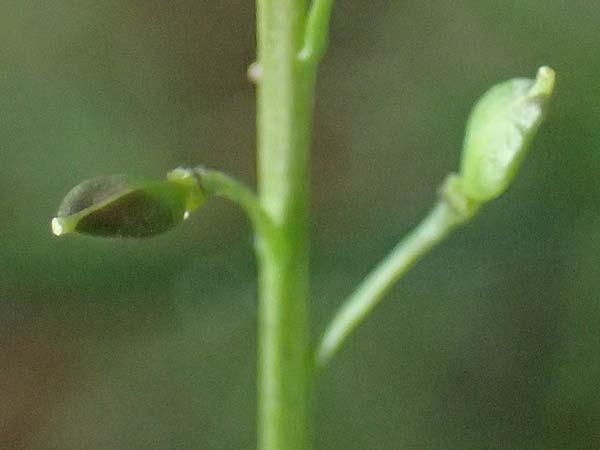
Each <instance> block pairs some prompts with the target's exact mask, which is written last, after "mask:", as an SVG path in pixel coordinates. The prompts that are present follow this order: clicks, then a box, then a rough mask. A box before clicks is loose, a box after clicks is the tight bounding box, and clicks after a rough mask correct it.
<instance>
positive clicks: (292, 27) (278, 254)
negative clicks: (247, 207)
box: [257, 0, 316, 450]
mask: <svg viewBox="0 0 600 450" xmlns="http://www.w3.org/2000/svg"><path fill="white" fill-rule="evenodd" d="M305 17H306V5H305V1H304V0H258V1H257V27H258V30H257V35H258V63H259V64H260V68H261V75H260V78H259V80H258V83H257V89H258V94H257V95H258V97H257V109H258V123H257V127H258V130H257V135H258V185H259V199H260V203H261V206H262V208H263V209H264V210H265V212H266V214H268V216H269V217H270V219H271V221H272V222H273V224H274V230H275V233H274V234H273V235H272V236H264V235H260V234H259V236H258V239H257V254H258V261H259V324H258V328H259V331H258V334H259V336H258V346H259V349H258V447H259V449H260V450H306V449H307V448H308V447H309V437H308V435H309V429H310V428H311V427H310V422H311V421H310V417H309V416H310V412H309V409H310V406H309V403H310V401H309V398H310V392H309V391H310V376H311V369H312V365H311V364H312V361H311V358H310V357H309V345H308V340H309V332H308V290H309V287H308V281H309V280H308V233H307V214H308V179H309V177H308V160H309V143H310V128H311V116H312V104H313V90H314V82H315V74H316V68H315V67H312V66H311V67H308V66H307V65H306V64H302V63H301V62H300V60H299V58H298V53H299V51H300V49H301V47H302V42H303V37H304V26H305Z"/></svg>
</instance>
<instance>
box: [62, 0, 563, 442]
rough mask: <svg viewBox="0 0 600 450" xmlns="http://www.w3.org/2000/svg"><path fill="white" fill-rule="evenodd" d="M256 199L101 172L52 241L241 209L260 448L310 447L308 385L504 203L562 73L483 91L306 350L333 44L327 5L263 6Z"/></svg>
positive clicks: (228, 190)
mask: <svg viewBox="0 0 600 450" xmlns="http://www.w3.org/2000/svg"><path fill="white" fill-rule="evenodd" d="M257 3H258V8H257V27H258V57H257V62H256V63H255V64H253V66H252V78H253V79H254V81H255V82H256V84H257V106H258V118H257V135H258V193H257V194H256V193H255V192H254V191H253V190H252V189H250V188H249V187H247V186H245V185H244V184H242V183H240V182H239V181H237V180H235V179H233V178H231V177H229V176H227V175H225V174H224V173H221V172H218V171H214V170H209V169H205V168H202V167H197V168H179V169H175V170H173V171H171V172H170V173H169V174H168V175H167V178H166V180H163V181H156V180H145V179H140V178H134V177H130V176H127V175H111V176H106V177H98V178H94V179H91V180H88V181H85V182H83V183H81V184H80V185H78V186H76V187H75V188H74V189H72V190H71V191H70V192H69V193H68V194H67V196H66V197H65V199H64V200H63V203H62V205H61V206H60V208H59V211H58V214H57V217H55V218H54V219H53V220H52V230H53V232H54V233H55V234H56V235H63V234H67V233H73V232H75V233H83V234H89V235H94V236H101V237H130V238H142V237H150V236H153V235H156V234H159V233H163V232H165V231H168V230H170V229H172V228H173V227H176V226H178V225H179V224H181V223H182V222H183V221H184V220H185V219H187V218H188V217H189V216H190V214H191V213H193V212H195V211H197V210H198V209H199V208H200V207H202V206H203V205H204V203H206V202H207V200H209V199H210V198H211V197H222V198H225V199H228V200H230V201H232V202H234V203H237V204H238V205H239V206H241V207H242V208H243V209H244V211H245V212H246V213H247V215H248V218H249V220H250V222H251V224H252V226H253V228H254V232H255V235H256V240H255V243H256V244H255V250H256V256H257V260H258V267H259V273H258V278H259V292H258V297H259V319H258V329H259V351H258V358H259V362H258V371H259V373H258V398H259V402H258V448H259V450H307V449H308V448H309V447H310V438H309V435H310V428H311V426H310V425H311V417H310V415H311V407H310V402H311V389H312V387H313V386H314V383H315V377H316V373H317V371H318V369H322V368H323V367H325V366H326V364H327V363H328V362H329V361H330V359H331V358H332V357H333V356H334V354H335V353H336V352H337V350H338V349H339V348H340V347H341V345H342V344H343V343H344V342H345V341H346V338H347V337H348V336H349V335H350V333H351V332H352V331H353V330H354V329H355V328H356V327H357V326H358V325H359V324H360V323H361V322H362V321H363V320H364V319H365V318H366V316H367V315H368V314H369V312H370V311H371V310H372V309H373V308H374V307H375V305H376V304H377V303H378V302H379V301H380V300H381V299H382V297H383V296H384V295H385V293H386V292H387V291H388V290H389V289H390V288H391V286H393V284H394V283H396V282H397V281H398V279H399V278H400V277H401V276H402V275H403V274H404V273H405V272H406V271H407V270H408V269H409V268H410V267H411V266H412V265H413V264H414V263H415V262H416V261H417V260H419V258H421V257H422V256H423V255H425V254H426V253H427V252H428V251H429V250H430V249H431V248H433V247H434V246H435V245H436V244H437V243H439V242H440V241H442V240H443V239H444V238H445V237H446V236H447V235H448V234H449V233H450V232H451V231H452V230H453V229H455V228H456V227H458V226H460V225H463V224H465V223H467V222H468V221H469V220H470V219H471V218H472V217H473V216H474V215H475V214H476V213H477V212H478V211H479V209H480V208H481V207H482V206H483V205H484V204H485V203H486V202H488V201H490V200H493V199H494V198H496V197H498V196H499V195H501V194H502V193H503V192H504V191H505V190H506V189H507V187H508V186H509V184H510V182H511V180H512V179H513V178H514V176H515V175H516V173H517V171H518V169H519V166H520V164H521V162H522V160H523V158H524V156H525V154H526V152H527V149H528V147H529V144H530V142H531V140H532V138H533V136H534V135H535V133H536V131H537V129H538V127H539V125H540V124H541V122H542V120H543V117H544V113H545V111H546V107H547V104H548V100H549V99H550V97H551V94H552V91H553V87H554V72H553V71H552V70H551V69H550V68H548V67H542V68H540V69H539V70H538V72H537V76H536V78H535V79H533V80H530V79H515V80H510V81H507V82H504V83H501V84H499V85H497V86H495V87H493V88H492V89H490V90H489V91H488V92H487V93H485V94H484V95H483V96H482V97H481V99H480V100H479V101H478V103H477V104H476V105H475V107H474V109H473V111H472V113H471V116H470V118H469V120H468V124H467V130H466V135H465V140H464V146H463V150H462V160H461V164H460V168H459V171H458V173H456V174H450V175H449V176H448V177H447V179H446V181H445V182H444V183H443V184H442V186H441V188H440V189H439V198H438V201H437V203H436V204H435V205H434V207H433V208H432V210H431V212H430V213H429V214H428V215H427V216H426V218H425V219H424V220H423V221H422V222H421V223H420V224H419V225H418V226H417V227H416V228H415V229H414V230H413V231H412V232H411V233H409V235H408V236H406V237H405V238H404V239H403V240H401V241H400V242H399V243H398V244H397V245H396V247H395V248H394V249H392V251H391V252H390V253H389V255H388V256H387V257H386V258H384V259H383V260H382V261H381V262H380V263H379V264H378V265H377V266H376V267H375V268H374V269H373V270H372V271H371V273H370V274H369V275H367V277H365V279H364V280H363V281H362V282H361V283H359V285H358V287H357V288H356V290H355V291H354V293H353V294H351V295H350V297H349V298H348V299H346V300H345V301H344V302H342V304H341V307H340V309H339V311H338V312H337V313H336V314H335V315H334V317H333V319H332V320H331V322H330V323H329V325H328V326H327V328H326V329H325V331H324V332H323V333H322V337H321V339H320V340H319V342H317V343H316V345H312V343H311V342H309V334H310V333H309V323H308V304H309V298H308V285H309V265H308V233H307V221H308V219H307V218H308V209H309V208H308V161H309V143H310V135H311V123H312V105H313V103H314V87H315V81H316V75H317V70H318V66H319V63H320V61H321V59H322V57H323V55H324V53H325V49H326V47H327V37H328V28H329V19H330V14H331V9H332V5H333V0H313V2H312V4H311V5H310V7H309V8H308V9H307V8H306V5H305V2H304V0H284V1H282V0H258V2H257Z"/></svg>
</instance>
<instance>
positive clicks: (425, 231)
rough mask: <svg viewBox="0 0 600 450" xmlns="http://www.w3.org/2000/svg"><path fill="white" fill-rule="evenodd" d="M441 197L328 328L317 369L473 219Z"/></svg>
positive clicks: (323, 339)
mask: <svg viewBox="0 0 600 450" xmlns="http://www.w3.org/2000/svg"><path fill="white" fill-rule="evenodd" d="M476 209H477V207H476V206H475V207H473V210H472V211H469V212H468V213H466V212H464V211H461V210H460V208H457V207H456V206H455V205H452V204H451V202H450V201H448V199H447V198H446V197H442V198H441V199H440V201H439V202H438V203H437V205H436V206H435V207H434V208H433V209H432V210H431V212H430V213H429V215H428V216H427V217H426V218H425V219H424V220H423V221H422V222H421V223H420V224H419V225H418V226H417V227H416V228H415V229H414V230H413V231H412V232H411V233H410V234H409V235H408V236H406V237H405V238H404V239H402V240H401V241H400V242H399V243H398V244H397V245H396V247H394V249H392V251H391V252H390V253H389V254H388V256H387V257H386V258H385V259H383V260H382V261H381V262H380V263H379V264H378V265H377V266H376V267H375V268H374V269H373V270H372V271H371V273H370V274H369V275H368V276H367V277H366V278H365V279H364V280H363V281H362V282H361V284H360V285H359V286H358V287H357V288H356V290H355V291H354V292H353V293H352V294H351V295H350V296H349V297H348V298H347V299H346V300H345V301H344V302H343V303H342V306H341V307H340V309H339V310H338V312H337V313H336V315H335V316H334V318H333V320H332V321H331V322H330V323H329V325H328V326H327V329H326V330H325V333H324V334H323V337H322V338H321V341H320V343H319V346H318V349H317V352H316V365H317V366H318V367H323V366H325V365H326V364H327V363H328V362H329V360H330V359H331V358H332V357H333V355H334V354H335V353H336V352H337V350H338V349H339V348H340V347H341V346H342V344H343V343H344V342H345V340H346V339H347V338H348V336H349V335H350V333H352V331H353V330H354V329H355V328H356V327H358V325H360V324H361V323H362V322H363V321H364V320H365V319H366V317H367V316H368V315H369V313H370V312H371V311H372V310H373V308H374V307H375V306H376V305H377V304H378V303H379V301H380V300H381V299H382V298H383V296H384V295H385V294H386V293H387V292H388V291H389V290H390V288H391V287H392V286H393V285H394V283H396V282H397V281H398V279H399V278H400V277H402V275H404V274H405V273H406V272H407V271H408V269H410V268H411V267H412V266H413V265H414V264H415V263H416V262H417V261H418V260H419V259H420V258H422V257H423V256H424V255H425V254H427V252H429V250H431V249H432V248H433V247H434V246H435V245H436V244H438V243H440V242H441V241H443V240H444V238H446V236H448V234H449V233H450V232H451V231H452V230H453V229H454V228H456V227H457V226H458V225H460V224H463V223H465V222H466V221H468V220H469V219H470V217H472V215H473V214H474V212H475V210H476Z"/></svg>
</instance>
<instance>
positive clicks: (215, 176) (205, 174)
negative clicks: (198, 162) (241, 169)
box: [194, 167, 275, 239]
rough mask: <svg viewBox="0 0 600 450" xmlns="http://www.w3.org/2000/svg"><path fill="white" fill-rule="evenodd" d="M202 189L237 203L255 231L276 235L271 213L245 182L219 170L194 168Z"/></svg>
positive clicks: (268, 236) (266, 234) (265, 234)
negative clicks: (263, 206)
mask: <svg viewBox="0 0 600 450" xmlns="http://www.w3.org/2000/svg"><path fill="white" fill-rule="evenodd" d="M194 173H195V174H196V176H197V177H198V183H199V185H200V187H201V189H202V190H204V191H205V192H207V193H208V194H210V195H214V196H217V197H222V198H225V199H227V200H230V201H232V202H234V203H237V204H238V205H239V206H240V207H241V208H242V209H244V211H245V212H246V214H247V215H248V218H249V219H250V222H251V223H252V226H253V228H254V230H255V232H256V233H257V234H259V235H261V236H266V237H267V239H269V238H270V236H272V235H274V233H275V231H274V225H273V222H272V221H271V218H270V217H269V215H268V214H267V213H266V212H265V210H264V209H263V208H262V206H261V205H260V201H259V199H258V198H257V197H256V194H255V193H254V192H252V190H251V189H250V188H249V187H248V186H246V185H245V184H244V183H241V182H239V181H237V180H236V179H235V178H232V177H230V176H229V175H227V174H225V173H223V172H219V171H217V170H209V169H206V168H204V167H196V168H194Z"/></svg>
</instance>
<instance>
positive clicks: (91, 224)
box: [52, 170, 206, 238]
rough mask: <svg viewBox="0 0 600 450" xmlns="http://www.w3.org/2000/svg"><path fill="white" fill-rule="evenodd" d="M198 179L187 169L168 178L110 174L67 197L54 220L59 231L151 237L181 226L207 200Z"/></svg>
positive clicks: (95, 179) (54, 230) (74, 189)
mask: <svg viewBox="0 0 600 450" xmlns="http://www.w3.org/2000/svg"><path fill="white" fill-rule="evenodd" d="M205 200H206V198H205V195H204V193H203V192H202V191H201V190H200V188H199V187H198V185H197V183H196V181H195V179H194V178H193V177H192V176H191V173H188V172H186V171H184V170H180V171H179V172H177V173H176V174H171V175H170V176H169V179H168V180H165V181H153V180H144V179H140V178H135V177H130V176H127V175H110V176H104V177H98V178H93V179H91V180H87V181H84V182H83V183H81V184H79V185H78V186H76V187H74V188H73V189H72V190H71V191H70V192H69V193H68V194H67V195H66V197H65V198H64V200H63V202H62V204H61V205H60V208H59V210H58V214H57V217H55V218H54V219H53V220H52V231H53V232H54V234H56V235H57V236H58V235H62V234H66V233H71V232H77V233H83V234H89V235H93V236H102V237H136V238H140V237H148V236H154V235H156V234H160V233H163V232H165V231H168V230H170V229H171V228H173V227H175V226H177V225H179V224H180V223H181V222H183V220H185V219H186V218H187V217H188V215H189V213H190V212H191V211H193V210H195V209H196V208H198V207H199V206H201V205H202V204H203V203H204V202H205Z"/></svg>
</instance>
